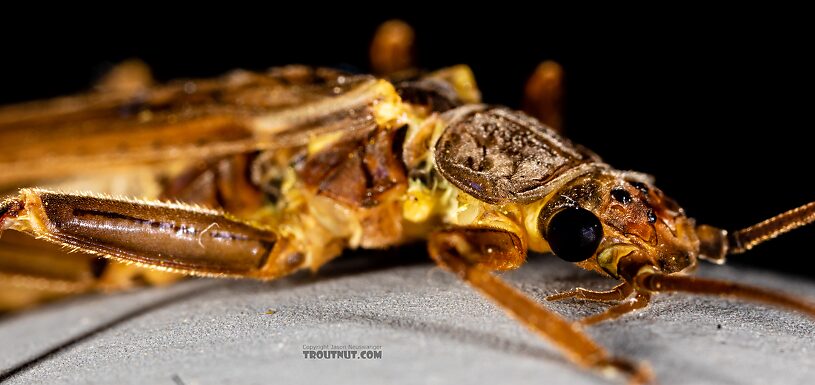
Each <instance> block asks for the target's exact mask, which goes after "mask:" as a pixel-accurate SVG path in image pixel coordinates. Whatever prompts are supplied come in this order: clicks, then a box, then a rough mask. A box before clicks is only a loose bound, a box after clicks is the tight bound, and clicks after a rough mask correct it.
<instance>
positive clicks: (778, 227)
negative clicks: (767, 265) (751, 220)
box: [727, 202, 815, 254]
mask: <svg viewBox="0 0 815 385" xmlns="http://www.w3.org/2000/svg"><path fill="white" fill-rule="evenodd" d="M812 222H815V202H810V203H807V204H805V205H803V206H800V207H797V208H794V209H792V210H789V211H787V212H784V213H781V214H779V215H776V216H774V217H772V218H770V219H767V220H766V221H763V222H761V223H758V224H755V225H753V226H750V227H747V228H744V229H741V230H738V231H734V232H732V233H730V234H728V237H727V243H728V252H729V254H741V253H743V252H745V251H747V250H750V249H752V248H753V247H754V246H756V245H758V244H760V243H763V242H765V241H769V240H770V239H773V238H775V237H777V236H779V235H781V234H784V233H786V232H789V231H792V230H794V229H797V228H799V227H803V226H806V225H808V224H810V223H812Z"/></svg>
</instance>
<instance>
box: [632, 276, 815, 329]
mask: <svg viewBox="0 0 815 385" xmlns="http://www.w3.org/2000/svg"><path fill="white" fill-rule="evenodd" d="M634 285H635V286H636V287H637V289H638V290H647V291H652V292H679V291H681V292H686V293H694V294H710V295H717V296H721V297H729V298H734V299H740V300H748V301H756V302H763V303H766V304H769V305H773V306H779V307H785V308H788V309H792V310H796V311H799V312H801V313H804V314H806V315H808V316H810V317H812V318H815V303H812V302H808V301H805V300H801V299H798V298H795V297H793V296H791V295H787V294H781V293H776V292H773V291H770V290H767V289H762V288H758V287H752V286H747V285H742V284H739V283H734V282H726V281H719V280H713V279H706V278H697V277H690V276H683V275H668V274H661V273H656V272H651V271H644V272H641V273H640V274H638V275H637V276H636V277H635V278H634Z"/></svg>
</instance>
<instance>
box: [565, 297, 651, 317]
mask: <svg viewBox="0 0 815 385" xmlns="http://www.w3.org/2000/svg"><path fill="white" fill-rule="evenodd" d="M650 300H651V293H649V292H642V293H637V295H635V296H634V298H631V299H630V300H628V301H625V302H623V303H621V304H619V305H617V306H613V307H611V308H608V309H606V311H604V312H602V313H600V314H595V315H592V316H588V317H586V318H583V319H582V320H580V323H581V324H583V325H594V324H596V323H600V322H603V321H608V320H612V319H615V318H619V317H622V316H623V315H625V314H628V313H630V312H632V311H635V310H639V309H642V308H644V307H646V306H648V302H649V301H650Z"/></svg>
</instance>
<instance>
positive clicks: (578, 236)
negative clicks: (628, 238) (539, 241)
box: [538, 207, 603, 262]
mask: <svg viewBox="0 0 815 385" xmlns="http://www.w3.org/2000/svg"><path fill="white" fill-rule="evenodd" d="M538 220H539V221H540V220H541V218H538ZM540 230H543V229H540ZM541 234H542V235H543V236H544V238H546V241H547V242H549V246H550V247H551V248H552V252H553V253H555V255H557V256H558V257H560V258H561V259H563V260H566V261H569V262H581V261H585V260H587V259H589V258H590V257H591V256H592V255H594V253H595V252H596V251H597V246H599V245H600V241H601V240H602V239H603V225H602V224H601V223H600V220H599V219H598V218H597V217H596V216H595V215H594V214H592V213H591V211H589V210H586V209H582V208H580V207H569V208H565V209H563V210H560V211H558V212H557V213H555V215H554V216H552V219H550V220H549V223H548V224H547V225H546V231H545V232H544V231H541Z"/></svg>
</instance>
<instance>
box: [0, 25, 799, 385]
mask: <svg viewBox="0 0 815 385" xmlns="http://www.w3.org/2000/svg"><path fill="white" fill-rule="evenodd" d="M412 40H413V38H412V31H411V30H410V29H409V27H407V26H406V25H404V24H401V23H398V22H389V23H386V24H385V25H384V26H383V27H382V28H381V29H380V30H379V32H378V34H377V35H376V37H375V39H374V43H373V45H372V52H371V55H372V67H373V68H374V70H375V72H376V73H378V74H380V75H381V76H369V75H354V74H348V73H344V72H341V71H336V70H331V69H322V68H309V67H303V66H289V67H282V68H275V69H272V70H269V71H268V72H265V73H251V72H243V71H239V72H233V73H231V74H228V75H226V76H224V77H221V78H218V79H211V80H196V81H179V82H174V83H170V84H167V85H153V84H152V83H151V80H150V77H149V72H148V71H147V69H146V68H145V67H144V66H143V65H141V64H139V63H137V62H128V63H125V64H123V65H121V66H120V67H118V68H116V69H115V70H114V71H113V72H112V73H111V74H109V75H108V77H107V78H106V79H104V81H103V82H102V83H100V85H99V86H98V88H97V90H95V91H94V92H91V93H88V94H85V95H80V96H73V97H66V98H60V99H55V100H51V101H45V102H34V103H28V104H22V105H17V106H9V107H4V108H2V109H0V132H2V137H3V138H4V140H3V142H1V143H0V170H2V171H0V189H2V190H3V191H6V192H7V194H6V195H8V198H5V199H4V200H2V203H0V232H4V231H5V230H13V231H5V233H4V234H3V235H4V239H3V241H2V243H0V287H2V288H3V291H2V294H0V305H2V306H3V308H5V309H15V308H21V307H24V306H30V305H33V304H35V303H39V302H42V301H45V300H48V299H52V298H57V297H61V296H65V295H69V294H77V293H84V292H89V291H94V290H117V289H122V288H125V287H129V286H132V285H135V284H137V283H140V282H146V283H149V284H158V283H162V282H171V281H174V280H177V279H178V278H179V277H180V276H181V275H198V276H214V277H240V278H256V279H267V280H268V279H275V278H278V277H282V276H286V275H289V274H291V273H294V272H297V271H300V270H303V269H311V270H316V269H318V268H319V267H320V266H322V265H323V264H325V263H327V262H329V261H330V260H331V259H332V258H334V257H336V256H338V255H339V254H340V253H341V252H342V251H343V250H344V249H354V248H386V247H391V246H396V245H400V244H404V243H407V242H413V241H417V240H426V241H427V244H428V249H429V253H430V256H431V257H432V258H433V260H434V261H435V262H436V263H437V264H438V265H439V266H441V267H443V268H444V269H446V270H449V271H451V272H452V273H454V274H456V275H457V276H459V277H460V278H461V279H462V280H464V281H466V282H467V283H468V284H470V285H471V286H473V287H474V288H475V289H477V290H478V291H479V292H481V294H483V295H484V296H486V297H487V298H489V299H490V300H492V301H494V302H495V303H496V304H498V305H499V306H500V307H502V308H503V309H504V310H506V312H507V313H509V314H510V315H511V316H513V317H515V318H516V319H517V320H518V321H520V322H521V323H523V324H524V325H525V326H527V327H528V328H530V329H531V330H532V331H534V332H536V333H537V334H539V335H540V336H542V337H544V338H546V339H547V340H549V341H550V342H551V343H552V344H554V345H555V346H557V347H558V348H559V349H560V350H561V351H562V353H563V354H564V355H565V356H566V357H567V358H568V359H569V360H571V361H572V362H573V363H575V364H577V365H579V366H581V367H585V368H589V369H593V370H596V371H598V372H616V373H622V374H623V375H625V376H627V377H628V378H629V380H630V381H631V382H635V383H642V382H648V381H650V380H651V378H652V375H651V373H650V371H649V369H648V368H647V366H646V365H644V364H637V363H633V362H630V361H628V360H625V359H622V358H617V357H614V356H612V355H611V354H609V353H608V352H607V351H606V350H605V349H603V348H602V347H601V346H599V345H598V344H597V343H595V342H594V341H593V340H592V339H591V338H590V337H589V336H588V335H587V334H586V333H585V332H584V331H583V326H584V325H589V324H594V323H597V322H601V321H604V320H608V319H613V318H616V317H619V316H622V315H624V314H626V313H628V312H631V311H634V310H636V309H641V308H643V307H645V306H647V304H648V302H649V300H650V298H651V297H652V295H653V294H655V293H659V292H671V291H685V292H692V293H699V294H713V295H725V296H730V297H735V298H740V299H747V300H754V301H760V302H765V303H768V304H772V305H777V306H782V307H786V308H790V309H793V310H797V311H800V312H802V313H805V314H807V315H809V316H812V317H815V305H813V304H811V303H809V302H806V301H804V300H801V299H798V298H794V297H792V296H788V295H783V294H779V293H776V292H773V291H770V290H764V289H760V288H754V287H750V286H746V285H741V284H736V283H729V282H720V281H714V280H709V279H700V278H694V277H691V276H689V275H687V274H686V273H687V272H689V271H690V270H692V269H693V268H694V267H695V266H696V264H697V262H698V260H699V259H705V260H709V261H712V262H714V263H723V262H724V261H725V257H726V256H727V255H729V254H735V253H741V252H744V251H747V250H749V249H750V248H751V247H753V246H755V245H756V244H758V243H760V242H763V241H766V240H769V239H771V238H774V237H776V236H777V235H780V234H782V233H785V232H787V231H790V230H792V229H794V228H797V227H800V226H804V225H806V224H809V223H811V222H813V221H815V203H810V204H807V205H804V206H801V207H799V208H796V209H793V210H791V211H788V212H786V213H783V214H780V215H778V216H776V217H773V218H771V219H768V220H767V221H764V222H762V223H759V224H757V225H755V226H752V227H749V228H747V229H743V230H739V231H734V232H727V231H725V230H721V229H718V228H715V227H712V226H707V225H697V224H696V223H695V221H694V220H693V219H692V218H689V217H687V216H686V215H685V213H684V211H683V210H682V208H681V207H680V206H678V205H677V204H676V203H675V202H674V201H673V200H671V199H670V198H669V197H667V196H665V195H664V194H663V193H662V192H661V191H660V190H659V189H658V188H656V187H655V186H654V183H653V180H652V178H651V177H650V176H648V175H645V174H641V173H636V172H630V171H620V170H616V169H614V168H612V167H611V166H609V165H607V164H605V163H604V162H603V161H602V160H601V159H600V158H599V157H598V156H597V155H596V154H594V153H592V152H591V151H590V150H588V149H586V148H583V147H581V146H579V145H577V144H574V143H571V142H570V141H569V140H568V139H566V138H564V137H562V136H561V135H560V134H559V133H558V132H557V131H556V130H555V129H553V128H551V127H549V126H547V125H545V124H544V123H541V121H545V122H547V123H548V124H549V125H552V126H555V127H557V126H559V124H560V123H559V122H560V116H559V112H558V110H557V108H556V104H557V102H558V98H559V88H558V87H559V76H560V68H559V67H558V66H557V65H556V64H554V63H545V64H543V65H542V66H541V67H540V68H539V71H538V72H537V73H536V74H535V75H534V76H533V78H532V79H531V80H530V82H529V83H528V86H527V103H526V107H527V108H526V109H527V111H528V112H530V113H531V114H532V115H533V116H535V117H532V116H530V115H527V114H525V113H522V112H519V111H514V110H511V109H507V108H504V107H496V106H487V105H483V104H480V95H479V92H478V89H477V88H476V86H475V81H474V80H473V76H472V73H471V72H470V70H469V69H468V68H467V67H465V66H457V67H451V68H447V69H442V70H439V71H436V72H430V73H420V72H417V71H414V70H412V69H411V68H412V67H411V61H410V55H409V51H410V45H411V44H412ZM536 117H537V118H538V119H536ZM79 136H81V137H82V138H83V140H82V141H81V142H79V143H78V144H76V145H73V144H71V142H70V140H71V139H72V138H75V137H79ZM24 186H38V187H37V188H20V187H24ZM76 190H85V191H91V192H84V193H77V192H64V191H76ZM125 196H131V197H139V198H138V199H136V198H124V197H125ZM170 202H174V203H170ZM19 233H23V234H26V235H29V236H34V237H35V238H37V240H36V241H32V240H31V239H30V237H25V236H20V234H19ZM65 247H68V248H70V249H71V250H74V251H80V252H82V253H77V254H68V253H66V252H65V250H64V248H65ZM528 250H532V251H536V252H550V251H551V252H552V253H554V254H555V255H557V256H559V257H560V258H562V259H565V260H567V261H570V262H574V263H576V264H577V265H578V266H580V267H582V268H584V269H588V270H594V271H596V272H598V273H600V274H602V275H605V276H609V277H612V278H614V279H617V280H619V281H620V282H621V283H620V284H619V285H617V286H616V287H614V288H613V289H611V290H608V291H603V292H596V291H590V290H586V289H582V288H577V289H575V290H572V291H568V292H564V293H560V294H555V295H552V296H550V297H549V298H548V299H549V300H561V299H565V298H581V299H587V300H596V301H610V302H613V301H619V303H618V304H617V305H614V306H612V307H610V308H609V309H608V310H606V311H605V312H603V313H600V314H597V315H594V316H590V317H588V318H586V319H583V320H580V321H579V322H577V323H573V322H571V321H568V320H565V319H563V318H562V317H560V316H559V315H557V314H556V313H554V312H552V311H550V310H548V309H547V308H546V307H545V306H542V305H541V304H539V303H538V302H536V301H534V300H533V299H530V298H529V297H527V296H526V295H524V294H523V293H521V292H520V291H518V290H517V289H515V288H513V287H512V286H511V285H509V284H507V283H505V282H504V281H503V280H501V279H500V278H499V277H497V276H496V275H494V274H493V272H494V271H499V270H508V269H514V268H518V267H520V266H521V265H522V264H523V263H524V261H525V259H526V254H527V251H528Z"/></svg>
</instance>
